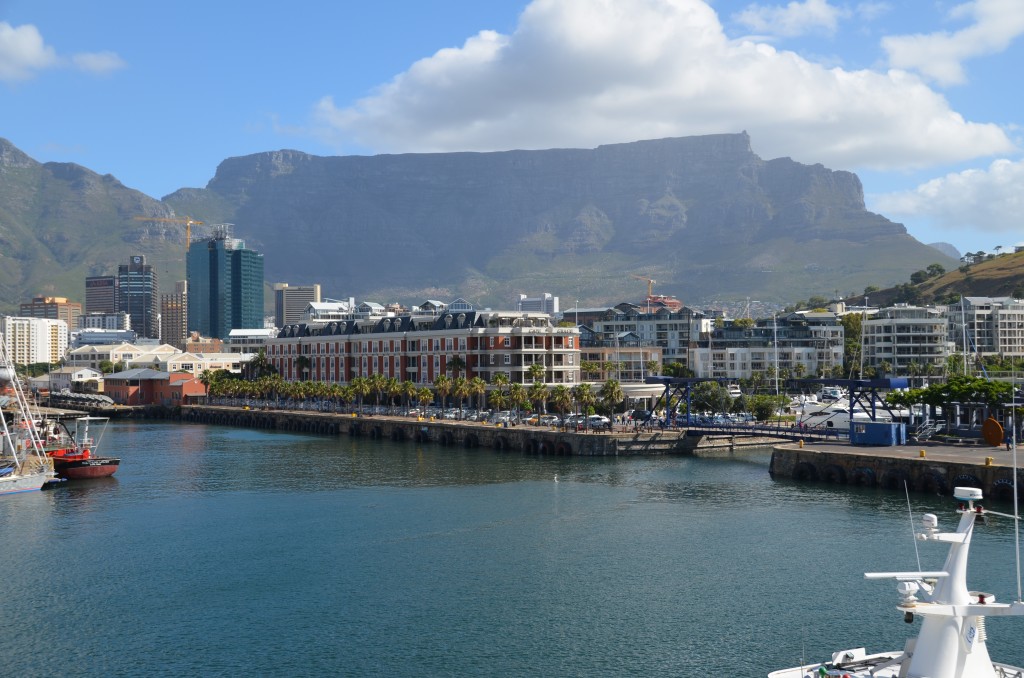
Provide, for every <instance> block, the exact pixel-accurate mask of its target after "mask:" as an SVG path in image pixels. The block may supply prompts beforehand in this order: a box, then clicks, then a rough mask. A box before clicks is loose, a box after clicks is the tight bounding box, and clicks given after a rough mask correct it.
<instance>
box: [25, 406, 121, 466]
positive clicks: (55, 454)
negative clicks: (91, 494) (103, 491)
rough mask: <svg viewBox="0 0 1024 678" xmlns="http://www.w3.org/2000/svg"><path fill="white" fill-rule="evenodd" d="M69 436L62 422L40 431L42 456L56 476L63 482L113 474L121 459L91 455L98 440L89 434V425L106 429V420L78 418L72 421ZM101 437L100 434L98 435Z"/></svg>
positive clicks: (68, 431) (48, 425)
mask: <svg viewBox="0 0 1024 678" xmlns="http://www.w3.org/2000/svg"><path fill="white" fill-rule="evenodd" d="M74 421H75V432H74V433H72V432H71V431H70V430H69V429H68V427H67V426H66V425H65V424H64V422H53V423H52V424H47V425H46V429H45V431H44V434H45V438H44V440H43V443H44V445H45V449H46V454H47V455H48V456H49V457H50V458H51V459H53V469H54V471H56V472H57V475H58V476H60V477H61V478H66V479H67V480H78V479H80V478H106V477H108V476H112V475H114V472H115V471H117V467H118V466H119V465H120V464H121V460H120V459H118V458H117V457H97V456H93V452H95V450H96V446H97V444H98V442H99V441H97V440H94V439H93V438H92V437H91V436H90V435H89V424H90V423H91V422H103V427H104V429H106V423H107V422H108V421H109V419H108V418H107V417H80V418H78V419H75V420H74ZM100 437H101V438H102V437H103V436H102V433H101V435H100Z"/></svg>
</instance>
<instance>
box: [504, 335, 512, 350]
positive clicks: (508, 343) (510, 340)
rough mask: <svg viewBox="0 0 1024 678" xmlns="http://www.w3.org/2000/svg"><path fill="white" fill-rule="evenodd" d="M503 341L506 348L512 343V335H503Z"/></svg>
mask: <svg viewBox="0 0 1024 678" xmlns="http://www.w3.org/2000/svg"><path fill="white" fill-rule="evenodd" d="M504 341H505V348H508V347H509V346H511V345H512V337H505V340H504Z"/></svg>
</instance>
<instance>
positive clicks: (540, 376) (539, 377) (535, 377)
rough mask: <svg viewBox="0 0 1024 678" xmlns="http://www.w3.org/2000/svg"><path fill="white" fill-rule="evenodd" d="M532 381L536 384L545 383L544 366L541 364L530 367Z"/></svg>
mask: <svg viewBox="0 0 1024 678" xmlns="http://www.w3.org/2000/svg"><path fill="white" fill-rule="evenodd" d="M530 380H531V381H533V382H534V383H536V382H539V381H544V365H543V364H541V363H534V364H532V365H530Z"/></svg>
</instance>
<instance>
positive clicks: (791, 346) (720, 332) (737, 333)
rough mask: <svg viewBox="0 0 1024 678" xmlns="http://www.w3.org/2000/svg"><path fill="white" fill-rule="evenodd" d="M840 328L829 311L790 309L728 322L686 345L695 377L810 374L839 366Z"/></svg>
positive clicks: (842, 337)
mask: <svg viewBox="0 0 1024 678" xmlns="http://www.w3.org/2000/svg"><path fill="white" fill-rule="evenodd" d="M844 334H845V332H844V330H843V326H842V324H841V323H840V322H839V317H838V316H836V315H835V314H834V313H808V314H799V313H792V314H789V315H786V316H782V317H779V318H765V319H762V320H758V321H757V322H756V323H755V325H754V326H753V327H742V326H735V325H729V326H726V327H722V328H716V329H714V330H712V331H711V332H708V333H706V334H705V335H704V336H701V337H700V338H699V340H697V341H696V342H695V343H694V344H693V346H692V347H691V348H690V361H689V367H690V369H691V370H693V372H694V375H695V376H697V377H716V378H725V379H749V378H750V377H751V376H753V375H754V374H755V373H761V374H768V373H770V372H772V371H775V372H776V373H777V374H780V375H781V374H789V375H791V376H794V377H796V376H807V377H813V376H817V375H821V374H831V372H832V371H833V370H834V369H835V368H836V367H841V366H842V364H843V353H844V348H843V339H844Z"/></svg>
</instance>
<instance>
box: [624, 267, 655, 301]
mask: <svg viewBox="0 0 1024 678" xmlns="http://www.w3.org/2000/svg"><path fill="white" fill-rule="evenodd" d="M630 276H631V277H633V278H635V279H637V280H646V281H647V298H648V299H649V298H651V297H652V296H654V283H656V282H658V281H657V280H652V279H650V278H645V277H644V276H642V275H633V274H632V273H631V274H630Z"/></svg>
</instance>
